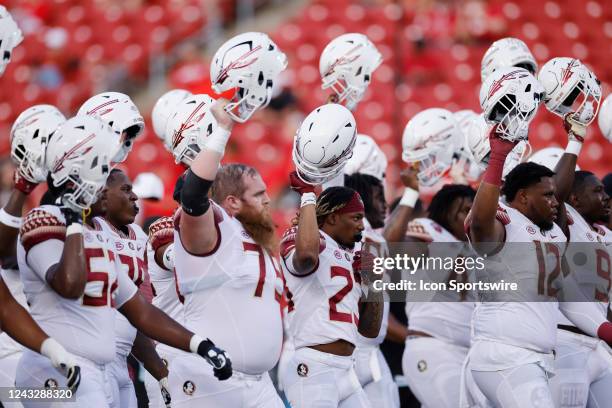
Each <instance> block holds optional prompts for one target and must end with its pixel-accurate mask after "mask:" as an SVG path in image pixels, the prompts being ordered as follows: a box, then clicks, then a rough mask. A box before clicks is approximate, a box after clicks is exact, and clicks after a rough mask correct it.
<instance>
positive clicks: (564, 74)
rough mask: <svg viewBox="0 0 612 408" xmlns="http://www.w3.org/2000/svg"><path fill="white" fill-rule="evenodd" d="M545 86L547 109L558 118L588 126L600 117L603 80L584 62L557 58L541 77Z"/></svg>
mask: <svg viewBox="0 0 612 408" xmlns="http://www.w3.org/2000/svg"><path fill="white" fill-rule="evenodd" d="M538 79H539V80H540V82H542V84H543V85H544V89H545V91H546V95H545V97H544V103H545V104H546V108H547V109H548V110H549V111H551V112H552V113H554V114H555V115H557V116H560V117H562V118H565V116H566V115H569V114H572V118H573V119H574V120H575V121H577V122H578V123H581V124H583V125H584V126H588V125H590V124H591V123H592V122H593V121H594V120H595V117H596V116H597V112H598V111H599V105H600V101H601V86H600V85H599V80H598V79H597V77H596V76H595V75H594V74H593V72H591V71H590V70H589V69H588V68H587V67H586V66H585V65H584V64H583V63H582V62H580V61H579V60H577V59H573V58H553V59H551V60H550V61H548V62H547V63H546V64H544V66H543V67H542V69H541V70H540V73H539V74H538Z"/></svg>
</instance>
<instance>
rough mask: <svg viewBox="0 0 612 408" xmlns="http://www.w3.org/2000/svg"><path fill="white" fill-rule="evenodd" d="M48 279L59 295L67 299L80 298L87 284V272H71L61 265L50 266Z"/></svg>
mask: <svg viewBox="0 0 612 408" xmlns="http://www.w3.org/2000/svg"><path fill="white" fill-rule="evenodd" d="M73 272H74V271H73ZM80 275H83V276H80ZM47 281H48V282H49V284H50V285H51V287H52V288H53V290H54V291H55V292H56V293H57V294H58V295H60V296H61V297H63V298H66V299H79V298H80V297H81V296H83V294H84V293H85V285H86V284H87V278H86V274H75V273H70V272H68V271H66V270H65V269H64V268H62V267H60V266H59V265H53V266H52V267H51V268H49V270H48V271H47Z"/></svg>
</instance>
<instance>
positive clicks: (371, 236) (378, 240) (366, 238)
mask: <svg viewBox="0 0 612 408" xmlns="http://www.w3.org/2000/svg"><path fill="white" fill-rule="evenodd" d="M363 226H364V229H363V241H362V245H363V244H365V245H366V246H367V248H368V249H369V250H370V252H371V253H372V255H374V256H375V257H379V258H384V257H388V256H389V247H388V246H387V241H386V240H385V237H383V235H382V234H381V233H380V232H378V231H376V230H375V229H374V228H372V226H371V225H370V223H369V222H368V220H367V219H365V218H364V219H363ZM358 249H360V248H358V247H357V246H355V250H358ZM383 295H385V300H384V303H383V316H382V322H381V324H380V330H379V331H378V336H376V337H375V338H373V339H371V338H368V337H365V336H362V335H361V334H360V333H359V332H357V346H362V347H363V346H378V345H379V344H381V343H382V342H383V341H385V337H386V336H387V328H388V327H389V306H390V305H389V299H388V296H387V295H386V293H383Z"/></svg>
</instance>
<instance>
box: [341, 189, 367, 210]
mask: <svg viewBox="0 0 612 408" xmlns="http://www.w3.org/2000/svg"><path fill="white" fill-rule="evenodd" d="M358 211H365V207H364V206H363V201H361V197H360V196H359V193H357V192H355V194H353V196H352V197H351V199H350V200H349V202H348V203H346V205H345V206H344V207H342V208H340V209H339V210H337V211H336V214H346V213H352V212H358Z"/></svg>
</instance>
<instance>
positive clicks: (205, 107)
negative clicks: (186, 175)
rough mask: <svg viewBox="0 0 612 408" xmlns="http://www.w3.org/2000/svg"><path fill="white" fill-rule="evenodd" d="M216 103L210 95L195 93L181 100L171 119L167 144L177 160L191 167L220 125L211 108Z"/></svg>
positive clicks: (168, 125)
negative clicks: (208, 138) (207, 139)
mask: <svg viewBox="0 0 612 408" xmlns="http://www.w3.org/2000/svg"><path fill="white" fill-rule="evenodd" d="M214 102H215V100H214V99H213V98H211V97H210V96H208V95H206V94H200V95H192V96H190V97H188V98H186V99H184V100H183V101H181V102H179V104H178V106H176V108H175V109H174V112H173V113H172V115H171V116H170V117H169V118H168V124H167V126H166V132H165V140H164V144H165V145H167V146H169V147H170V149H171V151H172V155H173V156H174V160H175V161H176V163H183V164H185V165H186V166H190V165H191V161H192V160H193V159H194V157H195V156H196V155H197V154H198V153H199V152H200V150H202V148H203V147H204V145H205V143H206V138H207V137H208V136H210V134H211V133H212V132H213V131H214V130H215V128H216V127H217V121H216V120H215V117H214V116H213V114H212V112H211V111H210V107H211V106H212V104H213V103H214Z"/></svg>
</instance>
